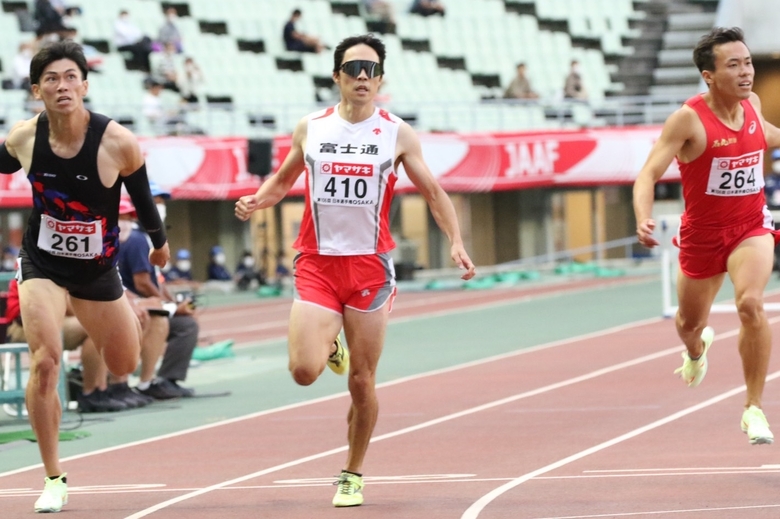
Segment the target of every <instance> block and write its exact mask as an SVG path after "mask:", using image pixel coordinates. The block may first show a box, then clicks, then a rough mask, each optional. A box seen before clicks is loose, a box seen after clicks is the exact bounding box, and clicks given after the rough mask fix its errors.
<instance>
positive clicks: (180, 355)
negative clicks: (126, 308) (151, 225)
mask: <svg viewBox="0 0 780 519" xmlns="http://www.w3.org/2000/svg"><path fill="white" fill-rule="evenodd" d="M120 211H121V209H120ZM131 215H132V213H131V212H130V213H126V215H123V218H122V219H128V216H131ZM120 243H121V245H120V247H119V262H118V263H119V274H120V276H121V278H122V284H123V285H124V287H125V288H126V289H127V291H128V292H132V293H133V294H134V295H135V296H137V298H138V300H139V301H138V302H137V303H135V304H136V305H142V306H144V307H145V308H148V305H153V306H152V307H153V308H155V311H154V312H150V313H151V314H153V319H160V318H162V319H163V320H164V321H165V324H167V325H168V326H167V328H166V329H165V330H164V332H165V333H163V334H162V336H161V337H160V339H159V341H160V342H156V343H154V345H156V346H159V347H158V348H156V349H155V350H154V351H156V353H157V356H156V357H153V352H152V349H151V348H150V353H149V357H150V359H149V360H150V362H148V363H147V362H146V360H145V359H144V358H143V352H144V345H142V348H141V353H142V359H141V366H142V376H141V379H140V382H139V383H138V385H137V386H136V388H135V392H137V393H140V394H141V395H145V396H148V397H151V398H153V399H154V400H169V399H172V398H186V397H192V396H193V395H194V393H195V392H194V391H193V390H192V389H190V388H185V387H182V386H180V385H179V384H178V383H179V382H180V381H182V380H185V379H186V378H187V371H188V369H189V362H190V359H191V358H192V352H193V350H194V349H195V346H196V345H197V342H198V333H199V331H200V327H199V325H198V322H197V320H196V319H195V317H194V310H193V309H192V307H191V306H190V301H187V300H185V301H176V299H175V298H174V297H173V295H172V294H171V293H170V292H169V291H168V289H167V288H166V286H165V284H164V283H161V282H160V280H159V276H158V275H157V272H156V270H155V268H154V266H153V265H152V264H151V263H150V262H149V248H150V245H149V242H148V241H147V237H146V233H145V232H144V231H143V230H142V229H141V228H140V227H138V226H137V225H134V226H133V228H132V230H131V232H130V236H129V237H128V238H127V239H126V240H125V241H122V237H121V235H120ZM160 308H171V311H172V312H173V315H170V312H168V313H164V312H160V311H159V310H160ZM166 341H167V346H166V345H165V342H166ZM160 343H161V344H160ZM163 351H164V353H163ZM160 354H162V364H161V365H160V367H159V369H158V370H157V373H156V376H153V375H154V366H155V364H156V362H157V359H158V358H159V356H160ZM146 367H150V368H151V369H150V371H149V372H147V371H144V370H145V368H146Z"/></svg>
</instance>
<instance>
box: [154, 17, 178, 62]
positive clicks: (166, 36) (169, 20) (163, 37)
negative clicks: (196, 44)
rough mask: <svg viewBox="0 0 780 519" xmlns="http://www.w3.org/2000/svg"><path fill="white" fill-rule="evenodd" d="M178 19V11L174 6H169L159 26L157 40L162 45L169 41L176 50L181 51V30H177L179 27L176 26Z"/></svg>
mask: <svg viewBox="0 0 780 519" xmlns="http://www.w3.org/2000/svg"><path fill="white" fill-rule="evenodd" d="M178 19H179V13H178V12H177V11H176V8H175V7H169V8H168V9H166V10H165V23H164V24H163V25H162V27H160V33H159V35H158V36H157V41H158V42H159V43H160V45H162V46H165V45H167V44H169V43H170V44H172V45H173V46H174V47H175V48H176V52H181V50H182V46H181V32H179V28H178V27H177V26H176V22H177V21H178Z"/></svg>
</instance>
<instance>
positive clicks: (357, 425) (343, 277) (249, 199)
mask: <svg viewBox="0 0 780 519" xmlns="http://www.w3.org/2000/svg"><path fill="white" fill-rule="evenodd" d="M333 58H334V60H333V61H334V68H333V81H334V82H335V83H336V85H337V86H338V87H339V90H340V91H341V102H340V103H339V104H338V105H337V106H336V107H334V108H330V109H328V110H325V111H321V112H317V113H314V114H311V115H309V116H307V117H304V118H303V119H302V120H301V121H300V122H299V123H298V125H297V126H296V128H295V131H294V132H293V143H292V148H291V150H290V153H289V154H288V155H287V158H286V159H285V160H284V163H283V164H282V165H281V167H280V168H279V170H278V171H277V173H276V174H275V175H273V176H271V177H270V178H269V179H268V180H267V181H266V182H264V183H263V185H262V186H261V187H260V189H259V190H258V191H257V193H255V194H254V195H249V196H244V197H241V199H239V200H238V202H236V216H237V217H238V218H239V219H241V220H247V219H249V217H250V215H251V214H252V212H253V211H256V210H257V209H263V208H266V207H271V206H273V205H274V204H276V203H277V202H279V201H280V200H281V199H282V198H284V196H285V195H286V194H287V192H288V191H289V190H290V188H291V187H292V186H293V184H294V183H295V181H296V179H297V178H298V177H299V175H300V174H301V173H303V172H304V171H306V186H307V190H306V212H305V214H304V218H303V222H302V223H301V230H300V234H299V236H298V240H296V242H295V244H294V246H295V248H296V249H297V250H298V251H299V254H298V256H297V257H296V260H295V289H296V297H295V301H294V302H293V306H292V310H291V313H290V332H289V341H288V342H289V353H290V371H291V373H292V376H293V378H294V379H295V381H296V382H297V383H299V384H301V385H309V384H311V383H313V382H314V381H315V380H317V378H318V377H319V375H320V374H321V373H322V371H323V370H324V369H325V366H326V365H328V366H330V367H331V369H333V370H334V371H336V372H337V373H339V372H344V371H346V369H347V367H348V369H349V391H350V394H351V396H352V405H351V406H350V409H349V413H348V415H347V422H348V425H349V431H348V440H349V451H348V453H347V461H346V464H345V465H344V469H343V470H342V472H341V475H340V476H339V479H338V480H337V482H336V483H337V484H338V490H337V491H336V495H335V496H334V498H333V504H334V505H335V506H356V505H360V504H362V503H363V478H362V473H361V471H362V467H363V459H364V458H365V454H366V450H367V449H368V443H369V440H370V439H371V433H372V432H373V430H374V425H375V424H376V419H377V414H378V409H379V408H378V404H377V399H376V391H375V379H376V367H377V363H378V361H379V356H380V354H381V352H382V346H383V344H384V337H385V330H386V328H387V318H388V314H389V312H390V308H391V305H392V300H393V297H394V295H395V279H394V278H395V272H394V269H393V262H392V260H391V259H390V256H389V254H388V253H389V251H390V250H392V249H393V247H394V246H395V244H394V243H393V240H392V238H391V237H390V230H389V221H388V220H389V218H388V214H389V209H390V202H391V199H392V195H393V185H394V183H395V181H396V178H397V176H396V167H397V166H398V165H399V164H403V166H404V170H405V171H406V174H407V175H408V177H409V179H410V180H411V181H412V182H413V183H414V185H415V186H416V187H417V189H418V190H419V192H420V194H421V195H422V196H423V197H424V198H425V200H426V201H427V202H428V206H429V208H430V209H431V212H432V213H433V216H434V219H435V220H436V222H437V224H438V225H439V227H440V228H441V230H442V231H443V232H444V234H445V235H446V236H447V238H448V239H449V241H450V245H451V248H450V255H451V257H452V260H453V261H454V262H455V264H456V265H458V266H459V267H460V268H462V269H465V273H464V274H463V276H462V277H463V279H471V278H472V277H473V276H474V274H475V271H474V264H473V263H472V262H471V259H469V256H468V254H467V253H466V250H465V248H464V247H463V241H462V240H461V236H460V229H459V226H458V219H457V216H456V214H455V209H454V207H453V205H452V202H451V201H450V199H449V197H448V196H447V194H446V193H445V192H444V190H442V188H441V186H440V185H439V184H438V182H436V180H435V178H434V177H433V175H432V174H431V172H430V170H429V169H428V167H427V166H426V164H425V162H424V160H423V156H422V149H421V147H420V141H419V139H418V137H417V135H416V134H415V133H414V130H412V128H411V127H410V126H409V125H408V124H406V123H405V122H403V121H402V120H400V119H399V118H397V117H395V116H393V115H391V114H389V113H387V112H385V111H383V110H378V109H377V108H376V106H375V105H374V98H375V96H376V94H377V92H378V91H379V87H380V85H381V84H382V77H383V76H382V73H383V67H384V61H385V47H384V44H383V43H382V42H381V41H380V40H378V39H376V38H374V37H373V36H372V35H365V36H353V37H350V38H347V39H345V40H343V41H342V42H341V43H339V45H338V46H337V47H336V49H335V51H334V56H333ZM342 326H343V327H344V332H345V334H346V337H347V343H348V344H349V352H347V351H346V349H345V348H343V346H342V345H341V343H340V341H338V334H339V332H340V330H341V328H342ZM334 339H335V342H334Z"/></svg>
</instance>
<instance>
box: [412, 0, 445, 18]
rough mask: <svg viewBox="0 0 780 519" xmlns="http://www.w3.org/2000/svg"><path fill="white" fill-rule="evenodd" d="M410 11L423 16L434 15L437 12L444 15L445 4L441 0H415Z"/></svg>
mask: <svg viewBox="0 0 780 519" xmlns="http://www.w3.org/2000/svg"><path fill="white" fill-rule="evenodd" d="M409 12H410V13H412V14H419V15H421V16H432V15H435V14H438V15H439V16H444V4H443V3H441V2H440V1H439V0H414V2H412V7H411V9H409Z"/></svg>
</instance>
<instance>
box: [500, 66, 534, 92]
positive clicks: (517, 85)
mask: <svg viewBox="0 0 780 519" xmlns="http://www.w3.org/2000/svg"><path fill="white" fill-rule="evenodd" d="M538 97H539V94H537V93H536V92H534V91H533V89H532V88H531V82H530V81H528V78H527V77H525V63H518V64H517V75H516V76H515V77H514V78H513V79H512V81H511V82H510V83H509V86H507V87H506V90H505V91H504V99H537V98H538Z"/></svg>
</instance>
